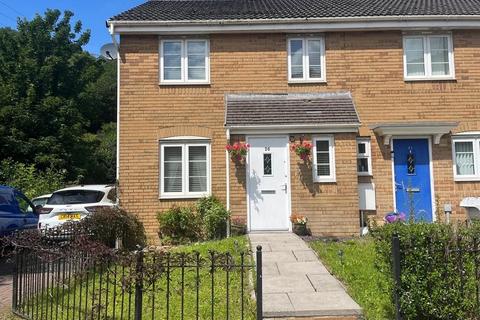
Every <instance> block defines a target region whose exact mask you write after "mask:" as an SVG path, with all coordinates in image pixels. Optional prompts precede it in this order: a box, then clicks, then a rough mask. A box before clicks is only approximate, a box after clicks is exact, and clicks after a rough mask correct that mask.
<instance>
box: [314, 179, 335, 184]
mask: <svg viewBox="0 0 480 320" xmlns="http://www.w3.org/2000/svg"><path fill="white" fill-rule="evenodd" d="M313 182H314V183H335V182H337V179H321V180H319V179H316V180H314V181H313Z"/></svg>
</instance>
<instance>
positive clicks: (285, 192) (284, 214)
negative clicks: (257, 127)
mask: <svg viewBox="0 0 480 320" xmlns="http://www.w3.org/2000/svg"><path fill="white" fill-rule="evenodd" d="M248 142H249V144H250V150H249V158H248V172H247V183H248V201H249V211H250V212H249V218H250V230H252V231H259V230H288V229H289V219H288V214H289V212H290V209H289V201H288V199H289V192H290V190H289V183H288V181H289V168H288V158H287V157H288V138H287V137H250V138H249V139H248Z"/></svg>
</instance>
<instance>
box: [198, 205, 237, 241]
mask: <svg viewBox="0 0 480 320" xmlns="http://www.w3.org/2000/svg"><path fill="white" fill-rule="evenodd" d="M197 212H198V214H199V215H200V217H201V219H202V221H203V226H204V229H205V235H206V237H207V239H210V240H211V239H221V238H224V237H226V235H227V220H228V218H229V216H230V212H228V210H227V209H225V206H224V205H223V203H222V202H220V200H218V199H217V198H216V197H215V196H210V197H204V198H201V199H200V200H198V201H197Z"/></svg>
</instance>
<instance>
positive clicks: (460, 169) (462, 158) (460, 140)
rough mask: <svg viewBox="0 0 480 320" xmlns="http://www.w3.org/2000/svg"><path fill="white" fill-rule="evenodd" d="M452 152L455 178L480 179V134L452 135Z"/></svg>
mask: <svg viewBox="0 0 480 320" xmlns="http://www.w3.org/2000/svg"><path fill="white" fill-rule="evenodd" d="M452 152H453V175H454V178H455V180H457V181H473V180H480V136H472V137H468V138H467V137H465V138H464V137H453V138H452Z"/></svg>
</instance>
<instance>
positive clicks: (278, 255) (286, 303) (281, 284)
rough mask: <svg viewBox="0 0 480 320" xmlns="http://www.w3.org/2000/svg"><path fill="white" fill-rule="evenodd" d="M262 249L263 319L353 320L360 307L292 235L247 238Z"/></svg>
mask: <svg viewBox="0 0 480 320" xmlns="http://www.w3.org/2000/svg"><path fill="white" fill-rule="evenodd" d="M249 239H250V244H251V246H252V248H255V247H256V246H257V245H261V246H262V248H265V249H266V251H265V252H263V254H262V264H263V314H264V318H265V319H303V320H356V319H358V317H359V316H360V315H361V313H362V312H361V308H360V306H359V305H358V304H357V303H356V302H355V301H353V299H352V298H351V297H350V296H349V295H348V294H347V292H346V291H345V288H344V287H343V285H342V284H341V283H340V282H339V281H338V280H337V279H335V277H333V276H332V275H331V274H330V273H329V272H328V270H327V269H326V268H325V266H324V265H323V264H322V263H321V262H320V260H319V259H318V257H317V255H316V254H315V252H314V251H313V250H312V249H311V248H310V247H309V246H308V245H307V244H306V243H305V242H304V241H303V240H302V239H300V238H299V237H298V236H297V235H295V234H293V233H287V232H284V233H255V234H249Z"/></svg>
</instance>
